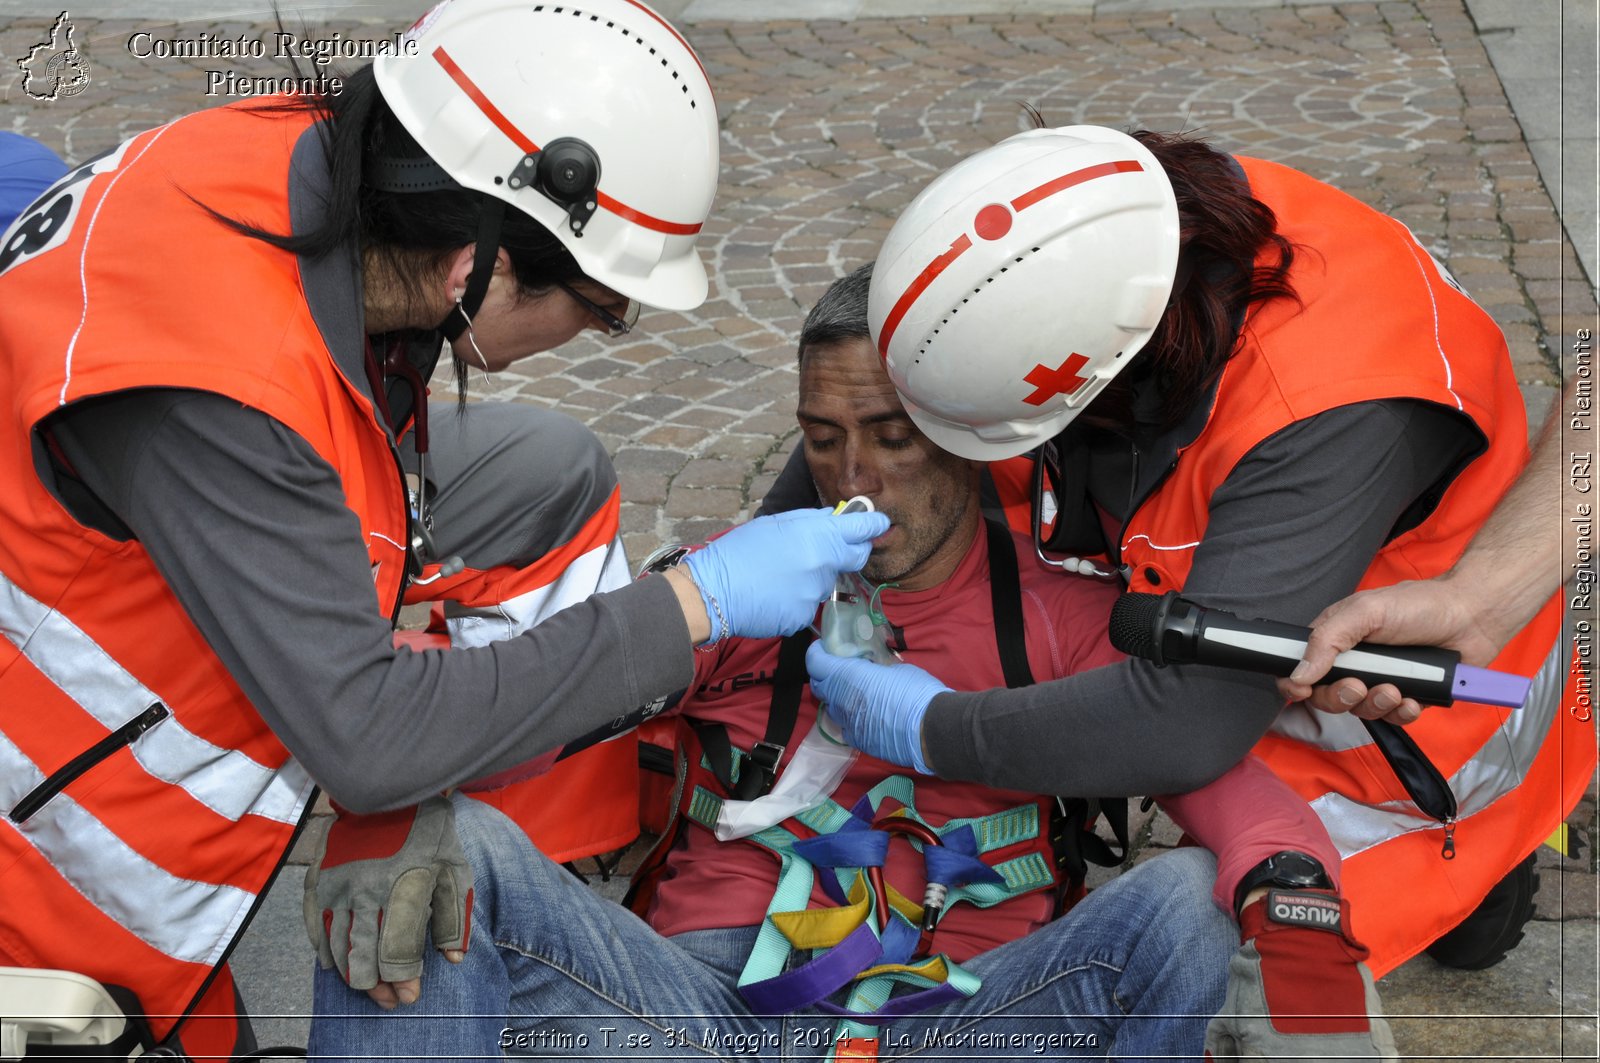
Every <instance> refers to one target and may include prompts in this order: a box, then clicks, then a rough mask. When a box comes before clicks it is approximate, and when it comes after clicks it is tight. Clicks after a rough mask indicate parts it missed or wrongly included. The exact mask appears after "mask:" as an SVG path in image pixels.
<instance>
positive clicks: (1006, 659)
mask: <svg viewBox="0 0 1600 1063" xmlns="http://www.w3.org/2000/svg"><path fill="white" fill-rule="evenodd" d="M985 523H986V524H988V525H989V535H988V539H989V600H990V603H991V604H992V605H993V606H994V644H995V648H996V649H998V650H999V651H1000V672H1001V674H1002V675H1004V676H1005V680H1006V687H1007V688H1008V689H1011V690H1015V689H1016V688H1018V687H1031V686H1033V683H1034V679H1033V669H1032V668H1029V667H1028V639H1027V633H1026V632H1025V631H1024V629H1023V625H1022V577H1021V576H1019V575H1018V573H1017V547H1016V543H1014V542H1012V541H1011V532H1010V531H1009V530H1008V529H1007V528H1006V526H1005V525H1003V524H1001V523H1000V522H999V521H995V520H989V519H988V518H985Z"/></svg>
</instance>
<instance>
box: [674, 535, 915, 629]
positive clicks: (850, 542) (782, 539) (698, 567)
mask: <svg viewBox="0 0 1600 1063" xmlns="http://www.w3.org/2000/svg"><path fill="white" fill-rule="evenodd" d="M888 530H889V518H888V517H886V516H884V515H883V514H882V513H846V514H844V515H842V516H837V517H836V516H834V515H833V511H832V510H828V509H797V510H791V511H790V512H788V513H779V514H776V515H774V516H770V517H757V518H756V519H755V520H752V521H749V522H748V523H745V524H741V525H739V526H738V527H737V528H734V529H733V530H732V531H730V532H729V533H728V534H726V535H724V536H722V537H721V538H719V539H714V540H712V541H711V542H710V543H708V544H707V545H706V548H705V549H704V550H696V551H695V552H694V553H692V554H690V555H689V556H688V557H687V558H685V559H684V564H686V565H688V566H689V572H690V574H691V575H693V577H694V582H695V586H696V587H697V588H699V590H700V598H701V600H702V601H703V602H704V603H705V607H706V615H707V616H709V617H710V618H711V639H712V641H713V642H714V641H716V640H717V639H720V638H721V637H722V636H724V635H739V636H741V637H744V638H757V639H765V638H773V637H775V636H778V635H792V634H794V633H795V632H796V631H799V630H800V629H801V628H803V627H805V626H806V625H807V624H809V623H811V620H812V618H813V617H815V616H816V615H817V604H818V603H819V602H821V601H822V599H824V598H826V597H827V596H828V595H829V594H831V593H833V588H834V585H835V583H837V582H838V579H839V573H841V572H857V571H859V570H860V569H861V566H862V565H865V564H866V563H867V558H868V557H869V556H870V555H871V553H872V545H871V543H872V540H873V539H875V538H877V537H878V536H880V535H882V534H883V533H884V532H886V531H888ZM723 621H726V628H725V629H724V624H723Z"/></svg>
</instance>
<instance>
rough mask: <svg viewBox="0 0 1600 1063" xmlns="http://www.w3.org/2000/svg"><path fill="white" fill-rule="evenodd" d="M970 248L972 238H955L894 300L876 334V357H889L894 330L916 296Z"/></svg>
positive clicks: (963, 235) (964, 236)
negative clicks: (890, 341) (881, 326)
mask: <svg viewBox="0 0 1600 1063" xmlns="http://www.w3.org/2000/svg"><path fill="white" fill-rule="evenodd" d="M971 246H972V237H970V236H968V235H967V234H966V233H962V234H961V235H960V236H958V237H956V241H955V243H953V244H951V245H950V250H948V251H946V252H945V253H944V254H942V255H940V256H939V257H938V258H936V259H934V260H933V261H932V262H929V263H928V265H927V266H926V267H925V268H924V269H923V271H922V272H921V273H919V274H917V279H916V280H914V281H912V282H911V286H910V287H909V288H907V289H906V290H905V293H904V294H903V295H901V296H900V298H899V299H896V300H895V304H894V309H893V310H890V311H889V316H888V317H886V318H884V319H883V328H882V329H881V330H880V331H879V333H878V357H880V358H887V357H889V340H890V339H892V338H893V336H894V331H895V329H897V328H899V327H900V321H901V319H902V318H904V317H905V316H906V313H907V312H908V311H909V310H910V309H911V304H912V303H914V302H916V301H917V296H919V295H921V294H922V293H923V292H925V291H927V290H928V285H930V284H932V283H933V282H934V280H935V279H937V278H938V276H939V274H941V273H943V272H944V271H945V270H946V269H947V268H948V267H949V265H950V263H952V262H954V261H955V260H956V259H958V258H960V257H961V255H962V254H963V253H964V252H965V251H966V250H967V248H969V247H971Z"/></svg>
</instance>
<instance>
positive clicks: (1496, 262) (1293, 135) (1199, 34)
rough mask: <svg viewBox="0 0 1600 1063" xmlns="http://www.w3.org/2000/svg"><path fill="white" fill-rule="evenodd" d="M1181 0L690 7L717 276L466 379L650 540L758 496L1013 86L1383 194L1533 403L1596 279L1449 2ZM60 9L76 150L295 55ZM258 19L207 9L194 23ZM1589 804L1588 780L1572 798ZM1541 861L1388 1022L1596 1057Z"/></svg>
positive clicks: (60, 121)
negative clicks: (828, 11) (592, 455)
mask: <svg viewBox="0 0 1600 1063" xmlns="http://www.w3.org/2000/svg"><path fill="white" fill-rule="evenodd" d="M929 6H930V7H932V6H935V5H932V4H930V5H929ZM1178 6H1181V7H1183V8H1184V9H1182V10H1175V11H1171V12H1167V11H1140V10H1135V11H1126V12H1123V13H1099V14H1093V13H1090V12H1088V11H1085V12H1081V13H1071V14H1064V15H1063V14H1055V15H1047V14H1029V13H1018V14H1011V15H990V16H974V17H968V16H930V17H911V18H898V19H859V20H855V21H850V22H839V21H809V22H808V21H798V20H796V21H769V22H718V21H698V22H693V23H689V24H687V25H686V26H685V27H684V28H685V30H686V33H687V36H688V37H689V38H690V40H691V41H692V42H693V43H694V44H695V46H696V47H697V48H698V49H699V51H700V54H701V56H702V57H703V59H704V61H705V63H706V66H707V68H708V70H709V71H710V74H711V77H712V81H713V84H714V86H715V88H716V92H717V99H718V104H719V108H720V112H721V114H722V119H723V184H722V189H721V192H720V195H719V199H718V202H717V206H716V208H715V216H714V218H713V220H712V222H711V223H710V224H709V225H708V226H707V228H706V234H705V238H704V241H703V247H704V252H705V254H706V257H707V260H708V263H709V265H710V266H711V268H712V272H713V281H712V290H711V296H710V299H709V300H708V301H707V303H706V304H705V305H704V306H703V307H702V308H701V309H699V310H697V311H695V312H693V313H686V314H676V313H662V312H654V313H651V312H647V313H646V314H645V316H644V317H643V318H642V319H641V321H640V327H639V328H638V329H637V331H636V332H635V333H634V335H633V336H632V337H629V338H627V339H625V340H611V341H603V340H594V339H582V340H579V341H576V342H574V343H572V344H569V345H568V346H567V347H564V348H562V349H561V350H559V351H556V352H552V353H547V354H542V355H538V356H536V357H534V358H531V359H528V360H527V361H525V362H523V363H521V364H519V365H518V366H516V367H515V368H513V369H511V370H507V371H504V372H501V373H499V374H497V375H495V376H494V377H492V378H490V379H487V380H483V379H481V378H479V377H478V376H477V375H476V374H475V375H474V379H473V381H472V391H473V394H474V396H475V397H477V398H481V399H493V400H504V401H518V402H529V403H534V404H538V405H543V406H553V407H559V408H561V409H563V410H565V411H567V412H568V413H571V414H574V415H576V416H578V417H580V418H582V419H583V420H585V421H586V422H587V423H589V424H590V425H591V426H592V427H593V428H594V430H595V431H596V432H597V433H599V435H600V437H601V438H602V439H603V440H604V442H605V443H606V445H607V446H608V447H609V448H610V450H611V452H612V453H613V454H614V455H615V459H616V465H617V469H618V472H619V474H620V477H621V481H622V487H623V497H624V499H625V502H624V507H623V527H624V532H625V539H626V543H627V545H628V548H629V551H630V554H631V555H632V556H634V557H636V558H637V557H641V556H643V555H644V554H645V553H646V552H648V551H649V550H650V549H652V548H653V547H654V546H656V545H657V544H658V543H660V542H663V541H667V540H673V539H695V538H699V537H701V536H703V535H704V534H705V533H707V532H710V531H712V530H715V529H717V528H720V527H723V526H725V525H726V524H727V523H728V522H730V521H733V520H737V519H740V518H742V517H744V516H747V515H748V514H749V513H750V512H751V511H752V510H753V508H754V507H755V505H757V504H758V503H759V501H760V499H761V497H762V494H763V492H764V490H765V489H766V488H767V486H768V485H769V484H770V483H771V480H772V477H773V476H774V475H775V472H776V470H777V469H778V468H779V467H781V464H782V461H783V459H784V457H785V456H786V455H787V453H788V452H789V450H790V449H791V448H792V446H793V445H794V443H795V441H796V432H795V428H794V424H793V418H792V402H793V395H794V387H795V377H794V372H793V368H792V366H793V361H794V350H793V337H794V335H795V333H796V331H797V329H798V326H799V325H800V322H801V320H802V318H803V317H804V313H805V310H806V309H807V308H808V307H809V306H810V304H811V302H812V301H813V300H814V299H815V298H816V297H817V296H818V295H819V294H820V293H821V292H822V291H823V289H824V288H825V287H826V286H827V284H828V283H829V282H830V281H831V280H832V279H833V278H834V277H836V276H838V275H839V274H841V273H842V272H844V271H846V270H848V269H850V268H852V267H854V266H855V265H857V264H859V263H862V262H864V261H866V260H868V259H869V258H870V257H872V255H873V254H874V252H875V249H876V247H877V244H878V242H879V240H880V239H881V238H882V236H883V235H884V233H885V232H886V231H887V229H888V227H889V224H890V222H891V220H892V219H893V217H894V216H895V213H896V212H897V211H898V210H899V209H900V208H901V207H902V206H904V205H905V204H906V203H907V202H908V201H909V199H910V198H911V196H912V195H913V194H914V193H915V192H916V191H917V190H918V189H919V188H920V187H921V186H922V185H923V184H924V183H925V182H926V181H927V180H928V179H930V178H931V177H932V176H933V175H934V174H936V173H938V172H939V171H940V170H942V169H943V168H945V167H946V166H948V165H949V164H951V163H953V162H954V161H956V160H957V159H958V158H960V157H962V156H963V155H965V154H967V153H969V152H971V151H973V150H976V149H977V148H980V147H982V146H984V145H987V144H990V143H992V142H994V141H996V140H998V139H1000V138H1002V137H1004V136H1007V135H1009V134H1011V133H1012V132H1015V131H1017V130H1018V129H1019V128H1020V127H1021V112H1020V109H1019V106H1018V104H1019V103H1020V102H1027V103H1031V104H1033V105H1035V106H1036V107H1038V108H1039V109H1040V111H1042V113H1043V114H1044V116H1045V117H1046V119H1047V120H1048V121H1049V122H1050V123H1051V124H1067V123H1071V122H1098V123H1104V124H1109V125H1115V126H1121V127H1134V126H1145V127H1149V128H1156V129H1186V130H1191V131H1198V132H1201V133H1204V134H1206V135H1208V136H1210V137H1211V138H1213V140H1214V142H1215V143H1217V144H1218V145H1219V146H1221V147H1223V148H1226V149H1229V150H1237V151H1241V152H1245V153H1248V154H1254V155H1259V156H1262V157H1265V158H1270V159H1273V160H1276V161H1279V162H1284V163H1288V164H1290V165H1293V166H1296V167H1299V168H1301V169H1304V170H1306V171H1308V172H1310V173H1312V174H1314V175H1316V176H1318V177H1321V178H1324V179H1326V180H1329V181H1331V182H1332V183H1334V184H1335V185H1337V186H1339V187H1341V188H1343V189H1344V190H1346V191H1348V192H1349V193H1351V194H1352V195H1354V196H1356V197H1357V198H1359V199H1361V200H1363V201H1365V202H1368V203H1370V204H1372V205H1373V206H1375V207H1377V208H1379V209H1382V210H1384V211H1386V212H1388V213H1390V214H1392V215H1393V216H1395V217H1396V218H1398V219H1400V220H1401V221H1403V222H1405V223H1406V224H1407V225H1409V226H1410V227H1411V228H1412V229H1413V230H1414V231H1415V232H1416V234H1417V235H1418V237H1419V238H1420V239H1421V240H1422V242H1423V243H1424V244H1426V245H1427V246H1428V247H1430V248H1431V249H1433V250H1434V251H1435V253H1436V254H1437V255H1438V256H1439V257H1440V258H1441V259H1443V260H1444V261H1445V262H1446V263H1447V264H1448V265H1449V267H1450V269H1451V270H1452V271H1453V272H1454V273H1455V274H1456V276H1457V277H1458V278H1459V279H1460V280H1461V281H1462V283H1463V284H1464V285H1465V286H1466V287H1467V289H1468V290H1469V291H1470V292H1471V293H1472V294H1473V295H1474V297H1475V298H1476V299H1477V300H1478V301H1479V302H1480V303H1481V304H1483V305H1484V306H1485V307H1486V308H1487V309H1488V310H1489V311H1490V312H1491V313H1492V314H1493V315H1494V317H1495V318H1496V320H1497V321H1499V323H1500V325H1501V327H1502V328H1503V329H1504V330H1505V332H1506V334H1507V337H1508V339H1509V341H1510V346H1511V351H1512V354H1513V357H1514V360H1515V366H1516V373H1517V377H1518V379H1519V381H1520V382H1522V383H1523V384H1524V385H1525V393H1526V394H1527V395H1528V396H1529V404H1530V408H1531V409H1533V410H1534V411H1535V413H1536V415H1538V414H1542V412H1543V410H1544V409H1545V407H1546V404H1547V403H1548V401H1549V396H1550V394H1551V391H1552V389H1551V388H1550V385H1552V384H1553V383H1555V382H1556V380H1557V379H1558V378H1557V371H1558V366H1559V358H1560V352H1562V351H1566V350H1569V349H1570V347H1571V343H1572V338H1573V334H1574V333H1575V331H1576V330H1577V329H1579V328H1580V327H1586V328H1594V327H1595V324H1596V308H1595V302H1594V297H1593V293H1592V289H1591V288H1590V286H1589V284H1588V283H1587V282H1586V281H1585V280H1584V278H1583V275H1582V273H1581V271H1580V270H1579V267H1578V265H1577V261H1576V258H1575V256H1574V254H1573V251H1572V248H1571V246H1570V245H1569V244H1568V243H1567V241H1566V239H1565V236H1564V235H1563V232H1562V228H1561V226H1560V224H1559V222H1558V219H1557V217H1556V214H1555V212H1554V209H1553V207H1552V204H1551V200H1550V197H1549V195H1548V194H1547V193H1546V191H1545V189H1544V187H1543V185H1542V184H1541V182H1540V179H1539V175H1538V173H1537V171H1536V169H1535V166H1534V163H1533V160H1532V159H1531V157H1530V155H1529V152H1528V149H1527V147H1526V145H1525V143H1524V141H1523V138H1522V133H1521V131H1520V129H1519V126H1518V123H1517V121H1516V119H1515V118H1514V116H1513V114H1512V113H1511V111H1510V109H1509V108H1508V106H1507V102H1506V97H1505V94H1504V92H1503V90H1502V87H1501V84H1500V81H1499V79H1498V78H1497V77H1496V75H1495V72H1494V70H1493V69H1492V68H1491V66H1490V64H1489V62H1488V60H1487V58H1486V55H1485V52H1484V49H1483V47H1482V45H1481V44H1480V42H1479V39H1478V37H1477V35H1476V33H1475V30H1474V26H1473V24H1472V22H1471V21H1470V19H1469V18H1468V17H1467V14H1466V13H1465V11H1464V10H1463V8H1462V7H1461V5H1460V4H1459V3H1457V2H1455V0H1418V2H1386V3H1354V4H1340V5H1328V6H1312V5H1299V6H1291V7H1270V8H1266V7H1259V6H1250V7H1241V8H1220V7H1219V8H1199V7H1194V6H1192V5H1186V4H1185V5H1178ZM795 7H796V9H797V10H799V9H803V8H804V7H805V5H802V4H797V5H795ZM1023 7H1026V5H1019V8H1023ZM408 10H409V9H408ZM691 13H692V12H691ZM52 14H53V12H52ZM74 21H75V23H76V32H77V44H78V46H79V48H80V49H82V50H83V51H84V52H85V54H86V56H87V58H88V60H89V63H90V66H91V77H92V80H91V83H90V84H89V85H88V86H87V87H86V88H85V89H84V91H82V92H81V93H80V94H79V95H77V96H74V97H72V98H70V99H61V100H57V101H55V102H52V103H42V102H34V101H31V100H29V99H27V98H26V97H25V96H23V95H22V94H21V92H20V91H19V87H18V85H17V84H16V83H15V79H14V74H12V73H11V72H12V71H14V67H13V66H12V62H13V61H14V59H15V58H16V57H17V56H19V55H20V54H23V53H24V52H25V51H26V49H27V48H28V47H30V46H31V45H33V44H35V43H37V42H38V40H39V39H41V38H42V37H43V36H45V35H47V34H48V31H49V28H50V23H51V18H50V17H38V18H34V17H19V18H16V19H14V20H12V21H10V22H9V23H7V22H0V57H5V60H6V61H5V63H4V65H3V66H0V70H3V71H5V73H0V89H6V86H7V81H6V80H5V79H6V77H7V76H12V78H13V80H12V82H11V83H10V84H9V88H8V89H6V92H5V96H4V98H5V103H4V104H3V106H0V128H10V129H14V130H17V131H20V132H25V133H29V134H32V135H34V136H37V137H39V138H41V139H43V140H44V141H46V142H47V143H50V144H51V145H53V146H54V147H56V148H57V149H59V150H61V151H62V152H63V153H64V154H65V155H66V156H67V157H68V158H70V159H74V160H77V159H82V158H84V157H86V156H88V155H90V154H93V153H95V152H97V151H99V150H101V149H103V148H105V147H108V146H110V145H111V144H112V143H114V142H115V141H116V140H118V139H119V138H120V137H122V136H124V135H127V134H129V133H132V132H134V131H136V130H138V129H141V128H144V127H147V126H150V125H154V124H156V123H158V122H160V121H162V120H164V119H166V118H168V117H170V116H172V115H174V114H177V113H181V112H183V111H185V110H189V109H193V108H195V107H197V106H203V105H206V104H208V103H219V102H223V100H222V98H220V97H212V98H207V97H206V96H205V95H204V93H205V91H206V87H207V75H206V74H205V70H206V69H207V68H213V69H216V68H224V69H232V70H234V71H236V72H237V73H238V74H240V75H242V76H264V75H281V74H282V73H283V71H282V70H281V68H277V67H274V66H272V65H271V64H270V63H267V62H256V61H248V60H246V61H236V60H215V59H213V60H189V61H183V60H176V59H154V58H151V59H139V58H136V57H134V56H133V55H131V54H130V53H129V50H128V48H127V42H128V38H129V35H130V34H132V33H133V32H134V31H136V30H140V29H148V30H154V31H156V36H158V37H159V36H162V35H163V33H170V32H172V31H170V30H167V29H165V28H164V27H163V26H162V25H161V24H160V23H139V22H133V21H109V20H103V21H96V20H94V19H90V18H75V20H74ZM167 25H168V26H170V23H169V24H167ZM270 29H271V27H270V25H267V24H263V23H246V22H228V23H216V24H206V23H204V22H193V21H191V22H188V23H185V24H184V26H183V28H182V35H183V36H186V37H192V36H194V35H196V34H198V33H199V32H201V31H207V32H210V33H212V34H214V35H219V36H227V37H237V36H238V35H240V34H244V35H246V36H248V37H250V38H252V39H260V38H262V37H263V35H264V34H266V33H267V32H268V31H269V30H270ZM334 31H342V32H343V33H344V34H345V35H346V36H347V37H362V36H368V37H370V36H374V35H380V33H381V31H379V30H378V29H377V28H376V27H374V26H372V25H371V24H368V25H365V26H362V25H360V24H357V23H353V22H338V21H331V22H328V23H325V24H322V25H320V26H318V27H317V28H316V29H315V31H314V33H306V34H304V35H306V36H319V37H326V36H329V35H331V34H332V33H333V32H334ZM196 312H197V313H199V312H203V308H196ZM1328 356H1329V357H1337V351H1330V352H1328ZM436 386H437V387H439V388H445V387H447V386H448V385H446V384H445V383H444V382H443V381H442V380H441V381H440V382H438V383H437V385H436ZM1592 818H1593V805H1592V802H1591V803H1589V804H1587V805H1586V806H1585V808H1584V809H1583V810H1581V812H1580V814H1579V815H1577V816H1575V817H1574V822H1581V823H1583V824H1585V825H1590V824H1592ZM1152 833H1153V835H1154V837H1153V841H1152V844H1153V845H1154V846H1156V847H1159V844H1160V843H1161V842H1163V841H1166V842H1170V841H1171V839H1170V837H1167V836H1166V835H1167V834H1169V833H1170V827H1168V826H1167V825H1165V824H1164V823H1162V822H1157V823H1155V824H1153V826H1152ZM1540 860H1541V865H1542V867H1543V883H1544V886H1543V892H1542V893H1541V895H1540V899H1539V904H1540V922H1538V923H1535V924H1534V925H1533V927H1532V928H1531V929H1530V933H1529V939H1530V942H1529V944H1528V945H1525V946H1524V947H1523V948H1522V949H1519V950H1518V952H1517V953H1516V954H1514V955H1513V958H1512V960H1510V961H1507V963H1506V964H1503V965H1502V966H1501V967H1499V968H1496V969H1494V970H1492V971H1489V972H1485V973H1482V974H1466V973H1462V972H1446V971H1443V970H1442V969H1441V968H1439V967H1437V966H1436V965H1434V964H1432V962H1431V961H1429V960H1426V959H1419V960H1416V961H1413V962H1412V963H1411V964H1408V965H1406V966H1405V967H1403V968H1402V969H1401V970H1400V971H1398V972H1396V973H1395V974H1393V975H1391V976H1390V977H1389V978H1388V979H1386V980H1385V983H1384V987H1383V988H1384V991H1385V996H1386V1001H1387V1003H1388V1006H1389V1009H1390V1011H1391V1012H1392V1013H1394V1014H1396V1015H1397V1016H1409V1017H1400V1018H1397V1019H1396V1027H1397V1032H1398V1034H1399V1036H1400V1043H1401V1045H1402V1048H1403V1049H1406V1050H1407V1052H1408V1054H1409V1055H1411V1056H1413V1057H1420V1056H1424V1055H1426V1056H1431V1057H1433V1058H1478V1057H1491V1056H1492V1057H1495V1058H1499V1059H1506V1058H1519V1059H1521V1058H1529V1059H1531V1058H1562V1055H1563V1045H1565V1046H1566V1050H1567V1051H1573V1049H1574V1046H1576V1052H1575V1054H1572V1055H1570V1056H1569V1057H1568V1058H1593V1056H1594V1051H1593V1050H1594V1048H1595V1044H1596V1042H1595V1022H1594V1015H1595V1006H1596V1005H1595V966H1594V955H1595V927H1594V920H1595V884H1594V877H1593V875H1592V874H1591V873H1589V867H1588V865H1587V862H1585V863H1584V864H1581V865H1580V864H1579V863H1577V862H1573V861H1561V860H1559V858H1557V857H1556V856H1555V854H1554V853H1553V851H1551V850H1543V851H1542V855H1541V857H1540ZM1397 888H1405V887H1404V884H1397ZM1563 963H1565V964H1566V966H1565V968H1563ZM1507 1016H1510V1017H1509V1018H1508V1017H1507ZM1562 1016H1566V1017H1565V1018H1563V1017H1562Z"/></svg>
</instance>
